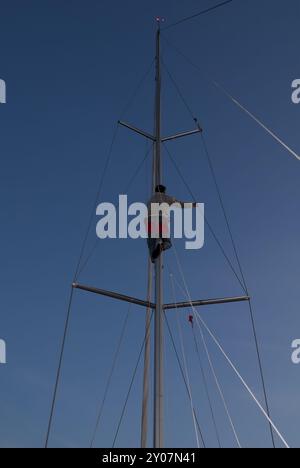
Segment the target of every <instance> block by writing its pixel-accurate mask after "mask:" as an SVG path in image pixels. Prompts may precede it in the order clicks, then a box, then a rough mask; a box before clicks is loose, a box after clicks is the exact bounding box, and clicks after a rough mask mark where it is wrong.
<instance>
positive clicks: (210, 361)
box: [174, 246, 242, 449]
mask: <svg viewBox="0 0 300 468" xmlns="http://www.w3.org/2000/svg"><path fill="white" fill-rule="evenodd" d="M174 254H175V258H176V262H177V265H178V269H179V271H180V274H181V277H182V280H183V284H184V288H185V291H184V293H185V295H186V296H187V298H188V301H189V302H190V303H191V305H192V298H191V294H190V291H189V289H188V286H187V283H186V280H185V276H184V273H183V269H182V265H181V263H180V261H179V257H178V253H177V251H176V248H175V246H174ZM177 284H178V283H177ZM179 286H180V285H179ZM180 287H181V286H180ZM191 308H192V310H193V311H195V308H194V307H191ZM200 335H201V340H202V343H203V347H204V350H205V353H206V356H207V360H208V363H209V367H210V369H211V373H212V375H213V378H214V381H215V383H216V387H217V390H218V392H219V394H220V397H221V400H222V403H223V406H224V409H225V412H226V415H227V417H228V421H229V424H230V426H231V429H232V432H233V435H234V438H235V440H236V443H237V445H238V447H239V448H240V449H241V448H242V446H241V443H240V439H239V437H238V434H237V430H236V428H235V425H234V422H233V419H232V416H231V414H230V411H229V407H228V405H227V402H226V399H225V396H224V393H223V390H222V387H221V384H220V382H219V379H218V377H217V373H216V370H215V367H214V365H213V361H212V358H211V356H210V353H209V350H208V347H207V343H206V340H205V336H204V334H203V331H202V328H201V327H200Z"/></svg>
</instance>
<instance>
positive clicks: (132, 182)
mask: <svg viewBox="0 0 300 468" xmlns="http://www.w3.org/2000/svg"><path fill="white" fill-rule="evenodd" d="M152 148H153V145H152V146H151V148H147V151H146V154H145V156H144V158H143V159H142V161H141V162H140V163H139V164H138V166H137V169H136V171H135V172H134V174H133V175H132V177H131V179H130V181H129V183H128V185H127V188H126V190H125V191H123V192H122V193H127V194H128V193H129V191H130V189H131V187H132V186H133V184H134V182H135V180H136V178H137V177H138V175H139V174H140V172H141V170H142V168H143V167H144V165H145V163H146V161H147V160H148V158H149V154H150V153H151V150H152ZM98 246H99V239H96V241H95V243H94V245H93V247H92V248H91V251H90V253H89V254H88V255H87V257H86V259H85V261H84V263H83V264H82V265H81V268H80V269H79V271H78V274H77V278H78V277H79V276H80V275H81V274H82V273H83V271H84V270H85V269H86V267H87V265H88V264H89V262H90V260H91V258H92V257H93V255H94V253H95V251H96V249H97V247H98Z"/></svg>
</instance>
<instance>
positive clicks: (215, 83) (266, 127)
mask: <svg viewBox="0 0 300 468" xmlns="http://www.w3.org/2000/svg"><path fill="white" fill-rule="evenodd" d="M163 38H164V40H165V42H166V43H167V44H168V45H169V47H170V48H172V49H174V50H175V51H176V52H177V54H179V55H181V56H182V57H183V58H184V59H185V60H186V61H187V62H188V63H189V64H190V65H191V66H192V67H193V68H195V69H196V70H197V71H198V72H200V73H201V76H205V77H206V79H207V80H208V81H209V82H210V83H211V84H212V85H213V86H214V87H215V88H217V89H219V90H220V91H221V92H222V93H223V94H224V95H225V96H226V97H227V98H228V99H229V100H230V101H231V102H232V103H233V104H235V105H236V106H237V107H239V109H240V110H242V111H243V112H244V113H245V114H246V115H248V117H250V118H251V119H252V120H254V122H256V123H257V124H258V125H259V126H260V127H261V128H262V129H263V130H265V131H266V132H267V133H268V134H269V135H270V136H271V137H272V138H273V139H274V140H275V141H276V142H277V143H279V145H281V146H282V147H283V148H284V149H285V150H286V151H287V152H288V153H290V154H291V155H292V156H293V157H295V158H296V159H297V160H298V161H300V155H299V154H297V153H296V151H294V150H293V149H292V148H291V147H290V146H289V145H288V144H287V143H285V142H284V141H283V140H282V139H281V138H280V137H279V136H278V135H277V134H276V133H275V132H274V131H273V130H271V129H270V128H269V127H268V126H267V125H266V124H264V123H263V122H262V120H260V119H259V118H258V117H257V116H256V115H254V114H253V113H252V112H250V111H249V110H248V109H247V108H246V107H245V106H244V105H243V104H242V103H241V102H240V101H238V99H236V98H235V97H234V96H233V95H232V94H231V93H230V92H229V91H227V89H225V88H224V86H222V85H221V84H220V83H218V82H217V81H215V80H212V79H211V78H210V77H208V76H207V75H205V74H204V73H203V70H202V69H201V67H200V66H199V65H197V64H196V63H195V62H194V61H193V60H191V59H190V58H189V57H188V56H187V55H186V54H184V53H183V52H182V51H181V50H179V49H178V47H176V46H174V44H171V42H170V41H169V40H168V39H167V38H166V37H165V36H163Z"/></svg>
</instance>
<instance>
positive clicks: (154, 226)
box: [147, 185, 197, 263]
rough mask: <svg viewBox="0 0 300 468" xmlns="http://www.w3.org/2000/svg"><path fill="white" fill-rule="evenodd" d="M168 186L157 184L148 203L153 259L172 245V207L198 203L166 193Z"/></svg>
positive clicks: (148, 227)
mask: <svg viewBox="0 0 300 468" xmlns="http://www.w3.org/2000/svg"><path fill="white" fill-rule="evenodd" d="M166 191H167V188H166V187H165V186H164V185H157V186H156V188H155V193H154V195H153V196H152V197H151V199H150V201H149V203H148V219H147V233H148V238H147V242H148V248H149V254H150V257H151V260H152V262H153V263H155V260H156V259H157V258H158V257H159V256H160V254H161V253H162V252H163V251H165V250H168V249H170V248H171V247H172V242H171V238H170V207H171V206H176V207H177V208H181V209H185V208H196V207H197V203H194V202H188V203H187V202H182V201H179V200H177V199H176V198H175V197H171V196H169V195H167V194H166Z"/></svg>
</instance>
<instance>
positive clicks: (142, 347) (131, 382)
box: [112, 311, 153, 448]
mask: <svg viewBox="0 0 300 468" xmlns="http://www.w3.org/2000/svg"><path fill="white" fill-rule="evenodd" d="M152 318H153V311H152V314H151V318H150V322H149V323H148V326H147V327H146V332H145V336H144V340H143V343H142V346H141V349H140V352H139V355H138V359H137V363H136V366H135V368H134V371H133V375H132V378H131V381H130V385H129V388H128V392H127V394H126V398H125V402H124V405H123V408H122V411H121V416H120V419H119V422H118V425H117V429H116V433H115V436H114V440H113V444H112V448H115V445H116V442H117V439H118V435H119V432H120V429H121V425H122V422H123V419H124V416H125V412H126V408H127V405H128V401H129V398H130V395H131V391H132V388H133V384H134V382H135V378H136V375H137V371H138V368H139V365H140V362H141V358H142V355H143V351H144V347H145V343H146V340H147V336H148V334H149V330H150V326H151V323H152Z"/></svg>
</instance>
